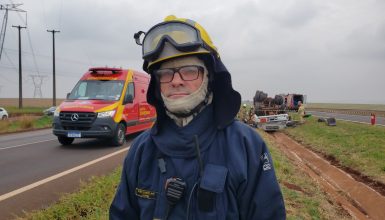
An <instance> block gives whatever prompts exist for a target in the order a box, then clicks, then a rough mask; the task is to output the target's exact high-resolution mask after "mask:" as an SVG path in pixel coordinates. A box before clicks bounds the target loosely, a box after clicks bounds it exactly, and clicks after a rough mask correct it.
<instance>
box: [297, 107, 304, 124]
mask: <svg viewBox="0 0 385 220" xmlns="http://www.w3.org/2000/svg"><path fill="white" fill-rule="evenodd" d="M298 116H299V122H300V123H301V124H303V123H305V106H304V104H302V102H301V101H298Z"/></svg>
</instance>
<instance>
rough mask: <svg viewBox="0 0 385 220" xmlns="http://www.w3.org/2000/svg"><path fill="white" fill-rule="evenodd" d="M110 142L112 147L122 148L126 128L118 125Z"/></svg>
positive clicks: (121, 124)
mask: <svg viewBox="0 0 385 220" xmlns="http://www.w3.org/2000/svg"><path fill="white" fill-rule="evenodd" d="M111 142H112V145H114V146H122V145H123V144H124V143H125V142H126V126H125V125H124V124H123V123H119V124H118V128H117V129H116V132H115V135H114V137H113V138H112V140H111Z"/></svg>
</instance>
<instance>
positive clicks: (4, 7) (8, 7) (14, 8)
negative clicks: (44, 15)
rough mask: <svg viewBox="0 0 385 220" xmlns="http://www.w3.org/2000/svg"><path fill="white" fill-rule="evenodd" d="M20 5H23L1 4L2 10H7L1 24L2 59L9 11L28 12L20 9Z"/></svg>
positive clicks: (0, 8)
mask: <svg viewBox="0 0 385 220" xmlns="http://www.w3.org/2000/svg"><path fill="white" fill-rule="evenodd" d="M20 5H22V4H4V5H0V10H5V13H4V19H3V23H2V25H1V32H0V60H1V54H2V53H3V46H4V39H5V32H6V30H7V22H8V11H18V12H26V11H24V10H22V9H18V8H17V7H19V6H20Z"/></svg>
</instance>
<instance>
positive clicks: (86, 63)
mask: <svg viewBox="0 0 385 220" xmlns="http://www.w3.org/2000/svg"><path fill="white" fill-rule="evenodd" d="M6 50H7V51H9V52H11V53H17V52H18V50H16V49H11V48H6V47H4V51H6ZM21 53H22V54H30V55H32V53H30V52H28V51H21ZM35 56H37V57H44V58H47V59H48V58H49V59H51V56H50V55H44V54H35ZM87 57H88V56H87ZM56 60H58V61H62V62H68V63H77V64H82V65H86V66H89V65H90V63H89V62H81V61H77V60H71V59H67V58H60V57H56ZM91 66H92V65H91Z"/></svg>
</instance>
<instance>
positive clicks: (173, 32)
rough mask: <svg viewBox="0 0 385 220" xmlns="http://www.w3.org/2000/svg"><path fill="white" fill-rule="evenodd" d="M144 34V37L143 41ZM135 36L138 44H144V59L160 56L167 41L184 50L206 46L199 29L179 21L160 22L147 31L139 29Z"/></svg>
mask: <svg viewBox="0 0 385 220" xmlns="http://www.w3.org/2000/svg"><path fill="white" fill-rule="evenodd" d="M142 34H144V38H143V40H142V41H141V35H142ZM134 38H135V41H136V43H137V44H138V45H142V55H143V59H144V60H149V61H151V60H154V59H156V58H157V57H158V56H159V54H160V52H161V51H162V49H163V46H164V43H165V42H166V41H167V42H169V43H170V44H172V45H173V46H174V47H175V48H176V49H177V50H179V51H182V52H188V51H193V50H196V49H198V48H199V47H203V46H204V42H203V40H202V38H201V36H200V32H199V30H198V29H196V28H195V27H194V26H192V25H190V24H187V23H184V22H178V21H171V22H170V21H168V22H162V23H159V24H157V25H155V26H154V27H152V28H151V29H150V30H149V31H148V32H147V33H145V32H143V31H139V32H138V33H136V34H135V35H134Z"/></svg>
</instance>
